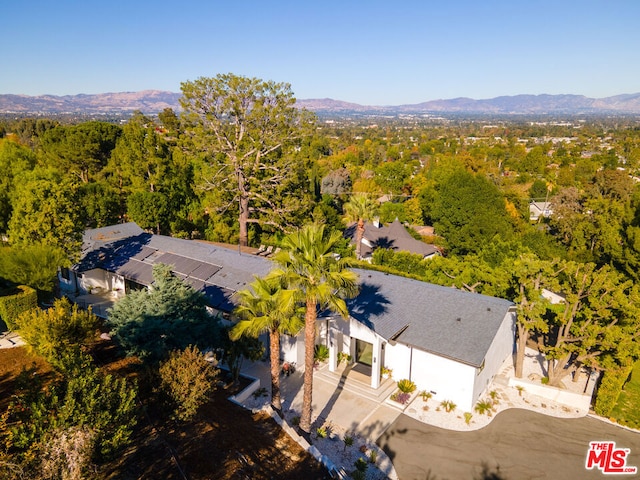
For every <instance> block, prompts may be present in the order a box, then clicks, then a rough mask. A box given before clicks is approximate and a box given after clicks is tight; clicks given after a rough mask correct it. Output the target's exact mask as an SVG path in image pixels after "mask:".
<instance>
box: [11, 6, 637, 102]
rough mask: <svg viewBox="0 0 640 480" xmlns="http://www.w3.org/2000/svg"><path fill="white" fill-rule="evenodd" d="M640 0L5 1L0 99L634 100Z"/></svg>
mask: <svg viewBox="0 0 640 480" xmlns="http://www.w3.org/2000/svg"><path fill="white" fill-rule="evenodd" d="M639 19H640V1H637V0H610V1H605V0H581V1H574V0H527V1H519V0H486V1H463V0H458V1H456V0H453V1H442V0H439V1H428V0H422V1H420V0H416V1H414V0H406V1H403V0H400V1H397V2H391V1H389V0H386V1H382V0H368V1H349V0H346V1H345V0H341V1H334V0H323V1H320V2H311V1H303V0H298V1H292V0H282V1H276V0H246V1H243V2H234V1H225V0H210V1H206V0H202V1H195V0H193V1H190V0H184V1H183V2H169V1H166V0H155V1H153V2H151V1H147V0H134V1H131V0H110V1H101V2H96V1H93V0H82V1H74V0H59V1H56V2H53V1H50V0H32V1H28V2H21V1H10V0H0V44H2V45H3V47H4V48H3V62H2V67H0V93H5V94H6V93H13V94H26V95H42V94H53V95H74V94H79V93H87V94H89V93H105V92H123V91H139V90H149V89H155V90H169V91H173V92H179V91H180V83H181V82H183V81H186V80H195V79H196V78H198V77H202V76H204V77H212V76H215V75H217V74H218V73H228V72H232V73H235V74H238V75H245V76H250V77H259V78H262V79H265V80H275V81H278V82H288V83H290V84H291V86H292V89H293V91H294V93H295V96H296V97H297V98H301V99H309V98H327V97H328V98H334V99H339V100H344V101H349V102H355V103H360V104H364V105H400V104H407V103H419V102H423V101H427V100H436V99H449V98H455V97H471V98H475V99H483V98H493V97H496V96H500V95H516V94H521V93H526V94H541V93H549V94H560V93H571V94H579V95H586V96H588V97H596V98H600V97H607V96H612V95H618V94H623V93H638V92H640V28H639V27H638V20H639Z"/></svg>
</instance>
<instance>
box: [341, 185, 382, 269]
mask: <svg viewBox="0 0 640 480" xmlns="http://www.w3.org/2000/svg"><path fill="white" fill-rule="evenodd" d="M343 208H344V220H345V222H347V223H353V222H356V257H357V258H358V259H360V258H362V255H361V252H362V238H363V237H364V231H365V222H368V221H371V220H373V219H374V217H375V216H376V214H377V211H378V205H377V204H376V202H375V201H373V200H372V199H371V198H370V197H369V196H368V195H366V194H364V193H357V194H355V195H352V196H351V198H350V199H349V201H348V202H346V203H345V204H344V205H343Z"/></svg>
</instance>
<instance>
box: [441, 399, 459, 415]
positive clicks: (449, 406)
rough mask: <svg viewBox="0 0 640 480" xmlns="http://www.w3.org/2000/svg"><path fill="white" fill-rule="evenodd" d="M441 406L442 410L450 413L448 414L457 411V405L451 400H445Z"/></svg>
mask: <svg viewBox="0 0 640 480" xmlns="http://www.w3.org/2000/svg"><path fill="white" fill-rule="evenodd" d="M440 406H441V407H442V408H444V410H445V411H446V412H447V413H448V412H452V411H453V410H455V409H456V407H457V405H456V404H455V403H453V402H452V401H451V400H443V401H442V402H441V403H440Z"/></svg>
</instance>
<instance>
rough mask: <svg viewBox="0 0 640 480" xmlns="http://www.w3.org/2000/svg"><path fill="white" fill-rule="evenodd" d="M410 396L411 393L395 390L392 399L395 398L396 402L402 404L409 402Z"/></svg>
mask: <svg viewBox="0 0 640 480" xmlns="http://www.w3.org/2000/svg"><path fill="white" fill-rule="evenodd" d="M410 398H411V394H409V393H406V392H395V393H393V394H392V395H391V400H393V401H394V402H398V403H400V404H402V405H404V404H405V403H407V402H408V401H409V399H410Z"/></svg>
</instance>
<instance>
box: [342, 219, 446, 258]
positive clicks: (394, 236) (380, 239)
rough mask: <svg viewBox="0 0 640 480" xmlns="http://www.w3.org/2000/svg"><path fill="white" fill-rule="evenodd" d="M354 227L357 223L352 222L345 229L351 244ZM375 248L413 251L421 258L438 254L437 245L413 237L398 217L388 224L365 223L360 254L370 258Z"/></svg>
mask: <svg viewBox="0 0 640 480" xmlns="http://www.w3.org/2000/svg"><path fill="white" fill-rule="evenodd" d="M356 228H357V224H355V223H354V224H353V225H350V226H349V227H348V228H347V229H346V230H345V237H347V238H349V239H350V240H351V243H353V244H355V242H356ZM376 248H388V249H390V250H394V251H396V252H410V253H415V254H417V255H422V257H423V258H429V257H431V256H434V255H440V250H439V249H438V247H436V246H435V245H430V244H428V243H424V242H421V241H420V240H416V239H415V238H413V237H412V236H411V234H410V233H409V232H408V231H407V229H406V228H405V227H404V225H402V223H400V221H399V220H398V219H396V220H395V221H394V222H393V223H391V224H389V226H385V225H383V224H381V223H380V222H373V223H370V222H366V223H365V227H364V236H363V238H362V247H361V251H360V255H361V256H362V258H363V259H368V258H371V256H372V255H373V251H374V250H375V249H376Z"/></svg>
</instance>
